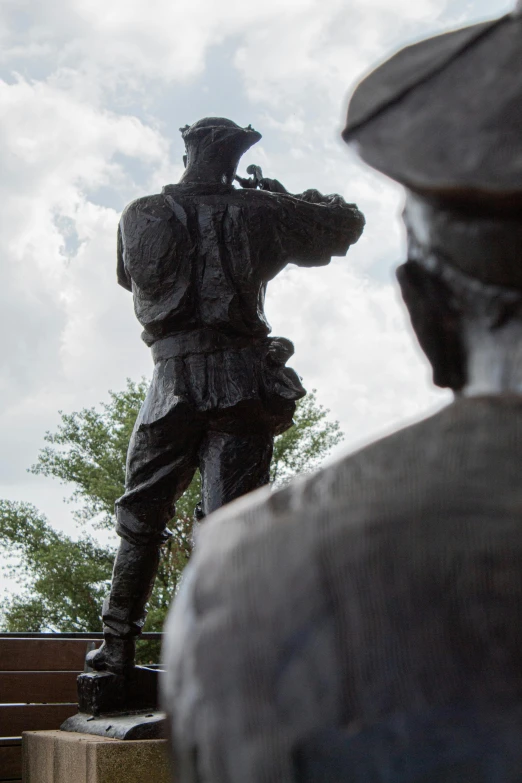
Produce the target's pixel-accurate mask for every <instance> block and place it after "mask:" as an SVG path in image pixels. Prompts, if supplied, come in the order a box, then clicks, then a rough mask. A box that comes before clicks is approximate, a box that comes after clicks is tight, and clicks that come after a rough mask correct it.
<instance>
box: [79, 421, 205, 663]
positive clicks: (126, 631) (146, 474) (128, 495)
mask: <svg viewBox="0 0 522 783" xmlns="http://www.w3.org/2000/svg"><path fill="white" fill-rule="evenodd" d="M202 433H203V429H202V423H201V421H200V417H199V416H198V414H196V413H193V414H192V412H191V411H190V409H188V408H187V406H183V408H181V406H179V407H176V408H175V409H173V410H172V411H171V412H170V415H169V417H168V419H167V420H166V419H165V418H164V419H162V421H161V426H157V422H155V421H154V422H152V424H150V425H149V424H148V423H147V421H146V420H145V421H144V416H142V415H141V414H140V417H139V418H138V421H137V422H136V427H135V430H134V433H133V436H132V438H131V442H130V444H129V453H128V457H127V474H126V492H125V494H124V495H122V497H121V498H120V499H119V500H118V501H117V502H116V521H117V525H116V532H117V533H118V535H119V536H120V537H121V539H122V540H121V542H120V546H119V549H118V552H117V555H116V560H115V562H114V570H113V575H112V584H111V591H110V593H109V595H108V596H107V597H106V598H105V600H104V602H103V610H102V619H103V632H104V639H105V641H104V644H103V645H102V647H101V648H100V649H99V650H95V651H92V652H91V653H89V655H88V656H87V663H88V664H89V665H90V666H91V667H92V668H94V669H98V670H102V671H103V670H105V671H113V672H122V671H125V669H128V668H129V667H132V666H133V665H134V653H135V641H136V637H137V636H139V634H140V633H141V630H142V627H143V624H144V622H145V618H146V614H147V613H146V609H145V607H146V604H147V602H148V600H149V598H150V595H151V593H152V589H153V587H154V580H155V577H156V572H157V570H158V564H159V559H160V548H161V545H162V544H163V543H164V542H165V541H167V540H168V538H169V537H170V532H169V531H168V530H167V525H168V523H169V522H170V520H171V519H172V518H173V516H174V514H175V502H176V500H177V499H178V498H179V497H180V496H181V495H182V494H183V492H184V491H185V490H186V489H187V487H188V485H189V484H190V481H191V479H192V476H193V475H194V471H195V469H196V468H197V466H198V448H199V445H200V442H201V437H202Z"/></svg>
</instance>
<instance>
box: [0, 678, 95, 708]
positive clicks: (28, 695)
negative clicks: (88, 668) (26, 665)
mask: <svg viewBox="0 0 522 783" xmlns="http://www.w3.org/2000/svg"><path fill="white" fill-rule="evenodd" d="M78 674H80V672H79V671H78V672H0V703H3V704H60V703H63V702H74V701H76V700H77V688H76V679H77V677H78Z"/></svg>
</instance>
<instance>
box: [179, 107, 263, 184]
mask: <svg viewBox="0 0 522 783" xmlns="http://www.w3.org/2000/svg"><path fill="white" fill-rule="evenodd" d="M181 135H182V137H183V141H184V142H185V148H186V155H185V162H186V170H185V173H184V174H183V177H182V178H181V180H180V181H181V182H220V183H221V184H224V185H231V184H232V181H233V179H234V175H235V173H236V170H237V166H238V163H239V161H240V159H241V156H242V155H243V154H244V153H245V152H246V151H247V150H248V149H250V147H252V145H254V144H256V143H257V142H258V141H259V140H260V139H261V134H260V133H258V132H257V131H256V130H254V129H253V128H252V127H250V125H249V126H248V127H247V128H241V127H240V126H239V125H236V123H235V122H232V120H227V119H225V118H224V117H206V118H205V119H203V120H198V121H197V122H195V123H193V125H186V126H185V127H184V128H181Z"/></svg>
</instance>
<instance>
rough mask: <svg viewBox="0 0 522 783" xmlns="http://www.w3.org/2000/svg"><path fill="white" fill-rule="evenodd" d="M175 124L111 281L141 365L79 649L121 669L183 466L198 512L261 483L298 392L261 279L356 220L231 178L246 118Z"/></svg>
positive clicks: (132, 208)
mask: <svg viewBox="0 0 522 783" xmlns="http://www.w3.org/2000/svg"><path fill="white" fill-rule="evenodd" d="M182 135H183V139H184V141H185V145H186V150H187V155H186V170H185V173H184V174H183V176H182V178H181V181H180V182H179V184H177V185H167V186H166V187H164V188H163V191H162V193H161V194H160V195H154V196H146V197H144V198H140V199H138V200H137V201H134V202H133V203H132V204H130V205H129V206H128V207H127V208H126V209H125V211H124V212H123V215H122V218H121V221H120V227H119V232H118V281H119V282H120V284H121V285H122V286H124V287H125V288H127V289H128V290H129V291H132V293H133V295H134V307H135V311H136V315H137V317H138V320H139V321H140V323H141V324H142V326H143V329H144V331H143V339H144V341H145V342H146V343H147V345H149V346H151V348H152V356H153V359H154V363H155V367H154V376H153V379H152V384H151V387H150V390H149V393H148V395H147V398H146V400H145V402H144V405H143V407H142V409H141V411H140V414H139V416H138V419H137V421H136V425H135V428H134V432H133V435H132V439H131V442H130V445H129V451H128V457H127V472H126V491H125V494H124V495H123V496H122V497H121V498H120V499H119V500H118V502H117V504H116V517H117V532H118V534H119V535H120V536H121V539H122V541H121V543H120V547H119V550H118V554H117V557H116V562H115V565H114V573H113V580H112V586H111V592H110V595H109V596H108V597H107V599H106V600H105V602H104V605H103V623H104V626H103V628H104V636H105V642H104V644H103V646H102V647H101V648H100V650H98V651H96V652H93V653H91V654H89V657H88V662H89V664H90V665H91V666H92V667H93V668H94V669H97V670H100V671H108V672H112V673H115V674H125V673H126V672H128V671H129V670H130V669H132V667H133V664H134V643H135V639H136V636H137V635H139V633H140V632H141V628H142V626H143V623H144V620H145V614H146V612H145V606H146V603H147V601H148V598H149V596H150V593H151V590H152V587H153V584H154V578H155V575H156V570H157V567H158V561H159V556H160V546H161V544H162V543H163V542H164V541H165V540H166V539H167V538H168V537H169V535H170V533H169V531H168V530H167V524H168V522H169V521H170V520H171V519H172V517H173V516H174V514H175V502H176V500H177V499H178V498H179V497H180V495H181V494H182V493H183V492H184V491H185V489H186V488H187V487H188V485H189V484H190V481H191V480H192V477H193V475H194V472H195V470H196V469H197V468H198V467H199V468H200V470H201V477H202V501H201V504H200V506H198V508H197V510H196V516H197V518H199V519H201V518H202V517H204V516H206V515H207V514H208V513H210V512H211V511H214V510H216V509H217V508H219V507H220V506H222V505H224V504H225V503H228V502H229V501H231V500H233V499H234V498H237V497H238V496H240V495H243V494H245V493H247V492H250V491H251V490H253V489H256V488H258V487H261V486H263V485H264V484H266V483H267V482H268V479H269V470H270V461H271V457H272V447H273V441H274V436H275V435H277V434H279V433H281V432H284V431H285V430H286V429H288V427H290V426H291V424H292V416H293V413H294V410H295V401H296V400H297V399H299V398H300V397H302V396H303V395H304V394H305V390H304V389H303V387H302V385H301V382H300V379H299V377H298V376H297V374H296V373H295V372H294V371H293V370H291V369H289V368H287V367H285V363H286V360H287V359H288V358H289V357H290V356H291V355H292V353H293V345H292V343H291V342H290V341H289V340H286V339H284V338H277V337H275V338H269V337H268V334H269V332H270V326H269V324H268V322H267V320H266V318H265V315H264V312H263V304H264V297H265V289H266V285H267V283H268V281H269V280H272V278H274V277H275V276H276V275H277V274H278V273H279V272H280V271H281V270H282V269H284V267H285V266H286V265H287V264H288V263H295V264H298V265H300V266H305V267H306V266H322V265H325V264H328V263H329V261H330V258H331V256H334V255H345V253H346V252H347V250H348V247H349V246H350V245H351V244H353V243H354V242H356V241H357V240H358V239H359V236H360V235H361V232H362V229H363V226H364V218H363V216H362V214H361V213H360V212H359V211H358V209H357V208H356V207H355V206H354V205H353V204H347V203H346V202H345V201H344V199H342V198H341V197H340V196H336V195H334V196H321V194H319V193H318V192H317V191H307V192H305V193H303V194H300V195H298V196H292V195H290V194H288V193H286V191H285V192H284V193H283V192H278V193H274V192H269V191H270V187H269V186H270V182H275V181H271V180H264V182H265V187H264V189H263V190H258V189H257V180H256V184H255V185H254V187H251V188H247V189H236V188H234V187H233V185H232V182H233V180H234V178H235V176H236V170H237V165H238V162H239V160H240V158H241V156H242V155H243V153H244V152H246V150H247V149H249V148H250V147H251V146H252V145H253V144H255V143H256V142H257V141H259V139H260V138H261V135H260V134H259V133H258V132H257V131H255V130H253V129H252V128H251V127H250V126H249V127H248V128H240V127H239V126H238V125H236V124H235V123H234V122H231V121H230V120H227V119H223V118H219V117H217V118H216V117H210V118H207V119H204V120H200V121H199V122H196V123H194V125H192V126H190V127H189V126H187V127H186V128H183V129H182ZM256 169H257V167H256ZM259 171H260V169H259ZM278 184H279V185H280V183H278ZM280 187H281V188H282V186H280ZM282 190H284V188H282Z"/></svg>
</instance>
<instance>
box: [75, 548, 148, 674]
mask: <svg viewBox="0 0 522 783" xmlns="http://www.w3.org/2000/svg"><path fill="white" fill-rule="evenodd" d="M159 559H160V545H159V544H149V545H138V544H131V543H130V542H129V541H126V540H125V539H122V540H121V541H120V546H119V549H118V553H117V555H116V560H115V562H114V570H113V574H112V585H111V591H110V593H109V595H108V596H107V597H106V598H105V600H104V602H103V609H102V619H103V636H104V642H103V644H102V646H101V647H100V648H99V649H98V650H92V651H91V652H89V653H88V654H87V659H86V662H87V665H88V666H90V667H91V668H92V669H96V670H97V671H109V672H115V673H116V674H123V673H125V672H126V671H129V669H132V667H133V666H134V660H135V647H136V637H137V636H139V635H140V633H141V630H142V628H143V624H144V622H145V618H146V616H147V612H146V611H145V606H146V604H147V601H148V600H149V598H150V594H151V593H152V588H153V587H154V579H155V577H156V572H157V570H158V564H159Z"/></svg>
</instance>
